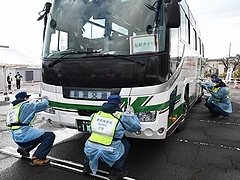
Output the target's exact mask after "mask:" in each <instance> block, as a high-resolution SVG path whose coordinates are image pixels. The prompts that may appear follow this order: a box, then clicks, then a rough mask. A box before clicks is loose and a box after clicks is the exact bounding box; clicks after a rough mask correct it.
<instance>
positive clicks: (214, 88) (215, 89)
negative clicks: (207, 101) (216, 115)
mask: <svg viewBox="0 0 240 180" xmlns="http://www.w3.org/2000/svg"><path fill="white" fill-rule="evenodd" d="M220 88H221V87H217V88H216V87H213V88H212V92H214V93H217V92H218V91H219V89H220ZM227 90H228V94H229V93H230V92H229V89H227ZM226 98H229V96H226ZM214 99H215V101H216V102H220V101H221V99H217V98H214Z"/></svg>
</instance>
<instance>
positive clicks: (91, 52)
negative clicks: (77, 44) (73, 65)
mask: <svg viewBox="0 0 240 180" xmlns="http://www.w3.org/2000/svg"><path fill="white" fill-rule="evenodd" d="M100 52H101V50H96V51H71V52H63V53H60V55H62V56H61V57H60V58H58V59H56V60H55V61H53V62H51V63H49V65H48V67H49V68H52V67H53V66H55V65H56V64H57V63H59V62H61V60H62V59H65V56H67V55H74V54H93V53H100Z"/></svg>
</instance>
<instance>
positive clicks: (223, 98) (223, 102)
mask: <svg viewBox="0 0 240 180" xmlns="http://www.w3.org/2000/svg"><path fill="white" fill-rule="evenodd" d="M212 82H213V83H215V86H214V87H212V88H208V91H209V93H210V94H211V96H210V97H209V98H208V99H207V102H206V103H205V106H206V107H207V108H208V109H209V111H210V113H211V114H210V116H212V117H218V116H223V118H224V119H228V117H229V115H230V113H232V104H231V101H230V100H229V89H228V88H227V87H226V85H225V83H224V82H222V79H220V78H215V79H214V80H213V81H212Z"/></svg>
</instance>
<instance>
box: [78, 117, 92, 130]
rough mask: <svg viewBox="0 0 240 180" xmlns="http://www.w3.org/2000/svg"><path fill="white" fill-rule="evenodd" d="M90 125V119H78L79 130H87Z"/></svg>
mask: <svg viewBox="0 0 240 180" xmlns="http://www.w3.org/2000/svg"><path fill="white" fill-rule="evenodd" d="M89 125H90V121H87V120H80V119H77V128H78V131H85V132H86V131H87V127H88V126H89Z"/></svg>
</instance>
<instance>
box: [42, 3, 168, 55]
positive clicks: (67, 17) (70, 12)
mask: <svg viewBox="0 0 240 180" xmlns="http://www.w3.org/2000/svg"><path fill="white" fill-rule="evenodd" d="M145 4H150V5H153V4H154V7H155V8H156V9H157V11H153V10H150V9H148V8H146V5H145ZM162 9H163V8H162V3H161V1H159V2H158V3H155V0H105V1H103V0H77V1H72V0H55V1H53V3H52V8H51V12H50V15H49V21H48V28H47V30H46V37H45V41H44V42H45V44H44V53H43V57H45V58H56V57H58V56H61V52H63V51H77V52H79V51H87V52H94V51H97V52H101V54H105V53H106V54H117V55H135V54H143V53H153V52H161V51H164V50H165V39H166V38H165V26H164V21H163V20H164V17H163V16H164V13H163V11H162ZM77 54H78V55H77ZM80 54H81V55H80ZM96 55H98V54H94V56H96ZM76 56H80V57H82V53H76V55H73V56H71V58H76Z"/></svg>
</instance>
